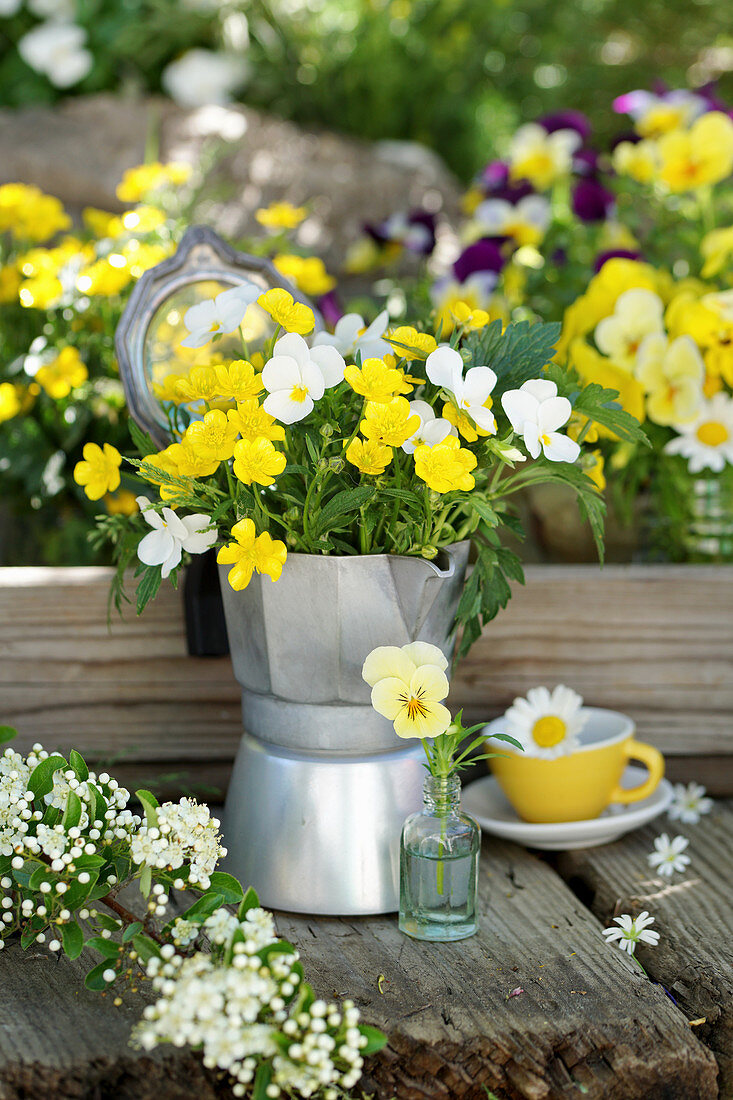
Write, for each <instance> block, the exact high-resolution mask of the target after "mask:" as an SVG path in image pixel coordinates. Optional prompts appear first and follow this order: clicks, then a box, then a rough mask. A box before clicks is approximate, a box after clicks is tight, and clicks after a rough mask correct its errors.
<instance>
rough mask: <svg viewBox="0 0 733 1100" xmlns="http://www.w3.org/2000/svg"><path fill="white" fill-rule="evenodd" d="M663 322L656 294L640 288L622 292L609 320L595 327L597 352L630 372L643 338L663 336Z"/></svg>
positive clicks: (659, 299) (661, 309)
mask: <svg viewBox="0 0 733 1100" xmlns="http://www.w3.org/2000/svg"><path fill="white" fill-rule="evenodd" d="M663 318H664V303H663V301H662V299H661V298H660V297H659V295H658V294H654V292H653V291H651V290H644V289H643V288H642V287H634V288H632V289H631V290H625V291H624V292H623V294H620V295H619V297H618V298H617V299H616V305H615V307H614V311H613V313H612V314H611V316H610V317H604V318H603V320H602V321H599V322H598V324H597V325H596V329H595V333H594V336H595V341H596V344H597V345H598V349H599V351H602V352H603V354H604V355H607V356H609V358H610V359H612V360H613V361H614V363H615V364H616V365H617V366H619V367H623V368H624V369H625V370H628V371H633V369H634V366H635V365H636V353H637V352H638V350H639V348H640V347H641V344H642V341H643V340H644V338H645V337H646V336H649V335H650V334H651V333H653V332H664V320H663Z"/></svg>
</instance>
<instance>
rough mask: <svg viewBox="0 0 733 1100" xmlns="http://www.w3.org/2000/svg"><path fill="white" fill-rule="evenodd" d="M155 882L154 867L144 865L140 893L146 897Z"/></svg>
mask: <svg viewBox="0 0 733 1100" xmlns="http://www.w3.org/2000/svg"><path fill="white" fill-rule="evenodd" d="M152 884H153V869H152V867H143V869H142V872H141V874H140V893H141V894H142V896H143V897H144V898H146V897H148V895H149V894H150V887H151V886H152Z"/></svg>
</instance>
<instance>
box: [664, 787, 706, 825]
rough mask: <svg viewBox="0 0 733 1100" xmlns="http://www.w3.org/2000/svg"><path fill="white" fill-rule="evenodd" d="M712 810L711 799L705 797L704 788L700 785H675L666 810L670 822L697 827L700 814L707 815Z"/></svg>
mask: <svg viewBox="0 0 733 1100" xmlns="http://www.w3.org/2000/svg"><path fill="white" fill-rule="evenodd" d="M712 808H713V800H712V798H706V797H705V788H704V787H703V786H702V784H701V783H688V784H687V786H685V784H684V783H675V785H674V787H673V789H672V802H671V803H670V807H669V809H668V810H667V817H668V818H669V820H670V821H681V822H683V824H685V825H697V823H698V821H699V820H700V816H701V815H702V814H709V813H710V811H711V810H712Z"/></svg>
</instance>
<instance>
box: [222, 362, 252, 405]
mask: <svg viewBox="0 0 733 1100" xmlns="http://www.w3.org/2000/svg"><path fill="white" fill-rule="evenodd" d="M214 373H215V375H216V387H217V393H218V394H219V395H220V396H221V397H231V398H232V399H233V400H234V401H246V400H247V399H248V398H250V397H256V396H257V394H258V393H262V375H261V374H257V373H256V372H255V369H254V367H253V366H252V364H251V363H248V362H247V360H246V359H235V360H234V362H232V363H221V364H220V365H219V366H217V367H215V368H214Z"/></svg>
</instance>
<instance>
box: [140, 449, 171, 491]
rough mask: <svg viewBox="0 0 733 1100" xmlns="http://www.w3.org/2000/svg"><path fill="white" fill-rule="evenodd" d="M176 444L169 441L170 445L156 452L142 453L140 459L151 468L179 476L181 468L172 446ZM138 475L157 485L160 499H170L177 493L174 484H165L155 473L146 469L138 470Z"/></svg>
mask: <svg viewBox="0 0 733 1100" xmlns="http://www.w3.org/2000/svg"><path fill="white" fill-rule="evenodd" d="M178 446H179V444H177V443H171V445H170V447H166V448H165V449H164V450H162V451H158V452H157V454H149V455H144V456H143V459H142V461H143V462H144V463H145V464H146V465H147V466H150V467H151V469H152V470H156V471H157V470H159V471H161V472H162V473H164V474H170V475H171V476H172V477H180V476H181V470H180V469H179V466H178V462H177V461H176V452H175V450H174V448H176V447H178ZM140 476H141V477H143V478H144V479H145V480H146V481H149V482H150V484H151V485H157V486H158V491H159V492H160V499H161V500H172V499H173V498H174V497H175V496H176V495H177V494H178V489H177V488H176V487H175V486H174V485H166V484H165V482H164V481H163V480H162V479H161V478H159V477H156V475H155V473H151V472H150V471H148V470H140Z"/></svg>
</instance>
